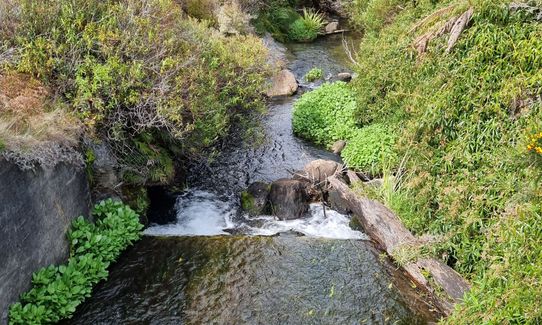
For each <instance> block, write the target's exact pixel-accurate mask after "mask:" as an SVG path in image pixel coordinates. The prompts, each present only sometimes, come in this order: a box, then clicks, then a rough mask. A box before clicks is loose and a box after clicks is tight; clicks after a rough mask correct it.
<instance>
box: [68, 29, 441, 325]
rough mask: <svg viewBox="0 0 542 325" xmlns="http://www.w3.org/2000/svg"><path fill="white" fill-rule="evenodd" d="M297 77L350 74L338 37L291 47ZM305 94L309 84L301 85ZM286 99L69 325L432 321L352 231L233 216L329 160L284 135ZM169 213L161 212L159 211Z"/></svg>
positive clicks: (288, 132)
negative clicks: (253, 193) (260, 191)
mask: <svg viewBox="0 0 542 325" xmlns="http://www.w3.org/2000/svg"><path fill="white" fill-rule="evenodd" d="M289 50H290V51H289V57H290V62H291V63H290V69H291V70H292V71H293V72H294V74H296V77H297V78H298V80H302V78H303V76H304V75H305V73H306V72H308V71H309V70H310V69H311V68H312V67H315V66H317V67H320V68H322V69H323V70H324V72H325V74H326V76H328V77H331V76H335V75H336V74H337V73H339V72H344V71H348V69H347V68H346V66H347V60H346V56H345V54H344V52H343V50H342V45H341V38H340V37H339V36H334V37H328V38H325V39H321V40H319V41H317V42H315V43H312V44H298V45H292V46H291V47H290V48H289ZM302 86H303V88H305V89H307V88H313V87H315V86H317V85H315V84H303V83H302ZM294 101H295V97H294V98H290V99H285V100H282V101H277V102H274V103H271V104H270V108H269V114H268V115H267V116H266V117H265V119H264V120H263V125H264V128H265V133H266V142H265V143H264V144H263V145H261V146H243V147H239V148H235V147H231V148H227V149H226V150H224V152H223V154H222V155H221V157H219V158H218V159H217V160H216V161H215V162H214V163H213V164H211V165H210V166H206V167H205V168H199V169H194V170H192V171H191V175H192V177H191V179H190V189H189V190H187V191H186V192H184V193H181V194H179V196H178V197H177V199H176V203H175V206H174V211H175V215H174V218H173V220H171V221H170V222H168V223H165V224H153V225H151V227H149V228H148V229H146V230H145V237H144V239H143V240H141V241H140V242H138V243H137V244H136V245H135V246H134V247H131V248H130V249H129V250H128V251H127V252H126V253H125V254H123V256H122V257H121V258H120V259H119V261H118V262H117V263H115V265H113V266H112V267H111V271H110V272H111V273H110V276H109V279H108V280H107V281H106V282H104V283H101V284H99V285H98V286H97V288H96V289H95V290H94V294H93V296H92V298H90V299H89V300H88V301H87V302H85V303H84V304H83V305H82V306H81V307H80V308H78V310H77V313H76V315H75V316H74V318H73V319H72V320H70V321H68V322H66V323H67V324H232V325H233V324H266V325H267V324H270V325H271V324H277V325H278V324H426V323H428V322H431V321H434V320H435V319H437V317H438V313H437V312H436V311H434V310H433V308H432V307H431V306H430V305H429V304H427V303H426V302H425V301H424V299H423V296H422V294H421V293H419V292H417V291H416V290H415V289H413V287H411V282H410V281H409V280H408V279H407V278H406V276H405V275H404V274H402V273H401V272H400V271H398V270H397V269H396V268H394V267H393V266H392V264H391V263H390V262H389V261H388V260H387V259H386V258H383V257H382V256H380V255H379V253H378V252H377V251H376V250H375V249H374V248H373V245H372V243H371V242H370V241H369V240H368V238H367V236H366V235H365V234H363V233H362V232H360V231H356V230H353V229H351V228H350V226H349V223H350V217H349V216H345V215H341V214H339V213H337V212H335V211H330V210H327V211H324V208H323V207H322V206H321V205H318V204H313V205H311V208H310V213H308V215H307V216H306V218H303V219H300V220H292V221H278V220H275V218H273V217H271V216H260V217H256V218H249V217H248V216H246V215H244V214H243V213H242V212H240V209H239V203H238V201H239V191H241V190H242V189H243V188H245V187H246V186H248V185H249V184H250V183H251V182H254V181H265V182H270V181H273V180H276V179H279V178H283V177H289V176H290V173H291V172H292V171H295V170H300V169H302V168H303V166H304V165H305V164H306V163H307V162H309V161H311V160H314V159H318V158H323V159H333V160H338V157H337V156H335V155H332V154H330V153H329V152H326V151H324V150H321V149H318V148H315V147H313V146H311V145H309V144H307V143H305V142H304V141H302V140H300V139H297V138H295V137H294V136H293V134H292V127H291V116H292V103H293V102H294ZM166 210H167V209H166Z"/></svg>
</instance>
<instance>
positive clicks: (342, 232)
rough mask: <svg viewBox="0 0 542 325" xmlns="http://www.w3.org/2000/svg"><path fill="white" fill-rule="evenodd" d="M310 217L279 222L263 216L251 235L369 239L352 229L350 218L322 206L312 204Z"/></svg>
mask: <svg viewBox="0 0 542 325" xmlns="http://www.w3.org/2000/svg"><path fill="white" fill-rule="evenodd" d="M309 212H310V217H307V218H303V219H295V220H284V221H282V220H278V219H276V218H274V217H271V216H262V217H258V218H257V219H260V220H263V224H261V225H260V226H258V227H250V226H248V227H247V228H248V229H249V234H250V235H254V236H256V235H259V236H271V235H275V234H278V233H281V232H287V231H296V232H300V233H302V234H304V235H306V236H309V237H320V238H330V239H368V237H367V236H366V235H365V234H364V233H362V232H359V231H356V230H353V229H352V228H350V217H348V216H345V215H343V214H340V213H338V212H337V211H333V210H330V209H327V208H326V213H325V214H324V209H323V206H322V205H321V204H311V206H310V211H309Z"/></svg>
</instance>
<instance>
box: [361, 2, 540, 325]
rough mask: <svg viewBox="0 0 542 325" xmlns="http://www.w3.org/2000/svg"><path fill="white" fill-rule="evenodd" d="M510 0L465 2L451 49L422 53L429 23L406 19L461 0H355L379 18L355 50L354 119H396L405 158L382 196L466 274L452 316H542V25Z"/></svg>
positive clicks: (441, 42) (505, 319) (436, 20)
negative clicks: (398, 0) (541, 140)
mask: <svg viewBox="0 0 542 325" xmlns="http://www.w3.org/2000/svg"><path fill="white" fill-rule="evenodd" d="M509 3H510V2H509V1H485V0H479V1H471V2H470V5H472V6H473V7H474V12H475V14H474V16H473V20H472V22H471V25H470V28H469V29H467V30H466V31H465V32H464V33H463V34H462V35H461V37H460V40H459V42H458V43H457V45H456V47H455V49H454V50H453V51H452V52H451V53H449V54H447V53H446V45H447V38H446V37H440V38H436V39H434V40H433V41H431V43H430V45H429V47H428V51H427V53H425V54H424V55H423V56H417V54H416V53H414V52H413V51H412V43H413V41H414V40H415V39H416V38H417V37H418V36H420V35H421V34H423V33H424V32H425V31H424V30H423V28H420V30H417V29H413V27H414V26H416V25H417V24H418V23H419V22H420V21H422V20H423V19H425V18H426V17H429V16H430V15H432V14H433V13H435V12H436V11H438V10H440V9H443V8H445V7H448V6H450V5H453V4H455V5H456V8H457V9H453V10H464V9H465V2H462V1H447V2H443V3H441V2H431V1H421V2H417V4H416V5H414V4H412V3H406V4H404V5H401V8H398V6H396V5H394V2H393V1H384V0H373V1H364V5H365V6H364V8H362V9H360V10H362V11H365V12H366V11H367V10H369V11H372V12H374V13H377V12H378V13H379V15H374V17H376V16H378V17H382V18H379V19H377V20H374V22H376V21H378V23H375V24H374V27H371V28H366V31H367V33H366V36H365V38H364V40H363V41H362V44H361V47H360V52H359V55H358V58H357V62H358V64H357V68H356V69H357V70H358V72H359V78H358V79H357V80H355V81H354V82H353V87H354V89H355V93H356V100H357V103H358V111H357V115H356V116H357V122H358V124H363V125H368V124H374V123H390V122H391V123H393V124H395V125H398V126H400V127H399V128H398V129H397V132H398V133H397V134H398V147H397V149H398V154H399V156H404V155H406V154H408V156H409V157H410V158H409V159H408V160H407V161H406V163H405V165H404V168H405V169H406V171H407V172H408V177H407V178H405V179H404V180H402V182H401V184H400V185H399V186H397V187H396V189H395V191H394V192H393V195H391V196H390V197H389V198H388V199H387V202H386V203H387V205H388V206H390V207H391V208H392V209H393V210H395V211H396V212H397V213H398V214H399V216H400V217H401V219H402V220H403V221H404V222H405V224H406V225H407V226H408V227H409V228H410V229H411V230H413V231H414V232H416V233H417V234H424V233H429V234H433V235H437V236H442V237H443V238H446V239H447V240H446V241H444V242H442V243H440V244H439V245H438V247H437V249H436V251H435V255H437V256H443V257H444V260H445V261H446V262H447V263H448V264H449V265H450V266H452V267H454V268H455V269H456V270H457V271H458V272H460V273H461V274H462V275H463V276H465V277H466V278H468V279H469V280H471V282H472V283H473V289H472V290H471V292H470V293H469V294H468V295H467V297H465V302H464V303H463V304H462V305H460V306H458V308H457V310H456V312H455V313H454V315H452V317H451V318H450V319H449V320H448V321H447V322H448V323H449V324H478V323H495V324H501V323H521V324H528V323H533V324H536V323H537V322H540V320H541V317H542V316H541V315H542V310H541V309H540V306H541V304H542V301H541V298H540V297H542V286H540V285H539V280H538V279H540V278H541V277H542V271H541V270H542V250H541V248H540V247H542V239H541V238H542V237H541V235H540V234H541V233H542V226H541V225H542V224H541V222H540V221H541V220H540V218H541V211H540V204H539V202H540V200H541V199H542V192H541V191H540V190H539V187H540V186H539V183H540V179H541V178H542V169H541V168H540V166H541V164H540V159H539V158H540V157H539V154H537V153H536V147H537V145H536V143H534V144H532V143H530V142H532V141H531V139H529V138H528V137H530V136H531V135H532V134H535V133H539V132H540V125H539V124H540V122H539V121H540V120H542V110H541V108H542V103H541V102H540V100H539V98H540V95H541V94H542V91H541V87H540V85H541V84H542V79H541V75H540V73H539V72H540V69H542V61H539V60H532V59H531V58H532V57H534V56H536V53H539V52H541V53H542V39H541V38H540V37H539V35H540V33H541V32H542V27H541V26H540V24H537V23H536V22H534V21H532V20H531V19H530V18H528V16H526V15H523V14H514V13H511V12H510V11H509V10H508V5H509ZM387 4H391V7H390V6H388V9H385V10H382V11H380V9H379V10H375V9H376V8H385V7H387ZM384 5H386V6H384ZM380 13H381V14H380ZM457 13H461V11H459V12H456V13H454V14H457ZM370 15H373V14H370ZM370 15H369V14H367V15H365V18H367V17H370ZM448 16H449V15H448V14H447V15H446V17H444V16H443V17H440V16H438V15H436V16H433V18H432V20H431V24H432V25H433V26H439V24H443V23H445V22H446V21H447V19H448V18H449V17H448ZM371 24H372V23H371V22H369V23H367V25H368V26H369V25H371ZM435 90H438V91H435ZM518 102H520V103H522V104H521V105H519V106H518V105H517V104H513V103H518ZM525 139H527V140H525ZM535 140H536V139H535ZM535 142H536V141H535ZM529 145H531V146H532V147H531V148H529V147H528V146H529Z"/></svg>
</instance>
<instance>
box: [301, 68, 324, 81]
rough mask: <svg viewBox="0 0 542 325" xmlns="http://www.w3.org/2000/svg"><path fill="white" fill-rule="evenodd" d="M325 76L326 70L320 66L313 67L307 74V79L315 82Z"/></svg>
mask: <svg viewBox="0 0 542 325" xmlns="http://www.w3.org/2000/svg"><path fill="white" fill-rule="evenodd" d="M323 77H324V71H322V69H320V68H312V69H310V71H309V72H307V74H306V75H305V80H307V81H308V82H314V81H316V80H319V79H322V78H323Z"/></svg>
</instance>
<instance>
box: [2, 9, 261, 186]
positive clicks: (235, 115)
mask: <svg viewBox="0 0 542 325" xmlns="http://www.w3.org/2000/svg"><path fill="white" fill-rule="evenodd" d="M209 3H210V2H209V1H206V2H199V1H190V2H189V3H187V4H186V5H187V6H189V7H190V8H189V9H191V10H192V11H193V12H194V13H193V14H194V15H199V14H197V13H199V12H201V13H202V14H205V12H206V10H207V9H206V8H207V7H208V5H209ZM200 9H201V10H200ZM18 12H19V19H18V21H20V23H19V25H18V27H17V33H16V34H17V35H16V37H15V40H14V43H15V47H16V51H17V57H18V58H19V59H18V60H17V61H16V62H15V63H14V64H13V66H11V69H17V70H18V71H20V72H23V73H26V74H31V75H33V76H34V77H36V78H39V79H41V81H43V82H44V83H45V84H46V86H47V87H49V88H51V89H53V90H54V91H55V93H57V94H59V95H60V96H58V98H62V99H64V100H65V101H66V104H67V106H68V107H70V108H71V109H72V110H73V111H74V112H75V113H76V114H77V116H78V117H79V118H80V119H81V120H82V121H83V122H84V124H85V125H86V126H87V127H88V128H89V129H90V130H91V132H95V133H97V134H98V135H99V136H101V138H105V139H106V140H107V141H108V142H114V144H112V145H111V146H112V147H113V148H120V149H122V150H119V151H116V152H115V154H116V155H117V156H118V157H117V158H118V160H119V162H120V164H121V167H123V168H126V169H128V170H146V169H147V168H146V166H148V165H151V164H152V160H154V159H153V158H152V157H149V159H141V160H139V161H140V162H141V163H140V164H130V162H131V161H135V160H134V159H130V157H129V156H128V155H129V154H130V153H132V152H133V151H135V150H133V149H134V146H135V144H134V141H132V139H134V138H137V137H138V136H139V135H141V134H143V133H145V134H151V135H152V136H153V137H155V138H154V139H152V140H151V141H147V142H149V143H152V144H158V145H166V144H167V145H170V144H173V145H175V146H178V147H182V148H183V152H182V153H183V155H184V156H189V157H191V156H201V155H203V156H206V154H207V153H208V151H212V150H213V146H214V145H215V144H217V143H218V141H219V140H220V139H222V138H223V137H224V136H225V135H226V134H228V132H229V131H230V127H231V125H232V124H235V123H238V122H239V121H241V120H244V119H246V118H247V116H251V115H254V114H260V113H261V112H262V111H263V109H264V103H263V99H262V98H263V97H262V95H261V94H262V92H263V89H264V86H265V80H266V77H267V75H268V73H269V69H268V66H267V65H266V64H265V62H266V59H267V50H266V48H265V46H264V45H263V43H262V42H261V40H259V39H258V38H256V37H254V36H233V37H226V36H224V35H222V34H220V33H219V32H218V31H216V30H215V29H213V28H211V27H210V26H209V25H208V22H206V21H197V20H195V19H191V18H188V17H186V15H185V13H184V12H183V10H182V8H181V6H180V5H179V4H178V3H177V2H175V1H174V0H141V1H127V0H122V1H113V0H105V1H99V0H90V1H87V0H74V1H65V0H52V1H47V2H32V1H21V5H20V10H18ZM163 138H166V139H165V141H164V139H163ZM166 149H168V150H169V151H171V150H172V148H166ZM168 150H165V151H168ZM141 176H142V177H143V178H144V179H146V178H150V175H141Z"/></svg>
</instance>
